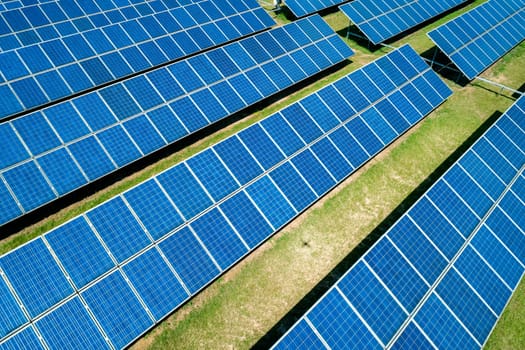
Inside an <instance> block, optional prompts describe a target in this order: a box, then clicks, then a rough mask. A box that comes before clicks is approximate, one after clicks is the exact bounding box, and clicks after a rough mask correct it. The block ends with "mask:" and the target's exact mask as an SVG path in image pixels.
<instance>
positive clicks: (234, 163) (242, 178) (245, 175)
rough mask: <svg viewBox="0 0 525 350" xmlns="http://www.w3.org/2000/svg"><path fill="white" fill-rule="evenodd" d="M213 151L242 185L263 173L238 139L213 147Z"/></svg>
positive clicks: (228, 139) (225, 141)
mask: <svg viewBox="0 0 525 350" xmlns="http://www.w3.org/2000/svg"><path fill="white" fill-rule="evenodd" d="M213 149H214V150H215V152H217V155H218V156H219V157H220V158H221V160H222V161H223V162H224V163H225V164H226V166H227V167H228V169H230V171H231V172H232V173H233V175H234V176H235V177H236V178H237V180H238V181H239V182H240V183H241V185H244V184H246V183H247V182H249V181H250V180H252V179H254V178H255V177H256V176H257V175H259V174H261V173H262V172H263V169H262V168H261V167H260V166H259V165H258V164H257V161H256V160H255V159H254V158H253V157H252V156H251V155H250V153H249V152H248V150H247V149H246V147H244V146H243V145H242V143H241V142H240V141H239V139H238V138H237V137H230V138H227V139H226V140H224V141H222V142H221V143H219V144H217V145H215V146H213Z"/></svg>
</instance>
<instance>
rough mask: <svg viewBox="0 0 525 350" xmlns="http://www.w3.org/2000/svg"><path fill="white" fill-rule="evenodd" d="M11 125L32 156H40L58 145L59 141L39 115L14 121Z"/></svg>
mask: <svg viewBox="0 0 525 350" xmlns="http://www.w3.org/2000/svg"><path fill="white" fill-rule="evenodd" d="M13 125H14V127H15V128H16V130H17V131H18V134H19V135H20V136H21V137H22V140H24V142H25V144H26V145H27V147H28V148H29V151H31V153H32V154H40V153H42V152H45V151H47V150H50V149H51V148H55V147H57V146H59V145H60V141H59V140H58V138H57V136H56V135H55V133H54V132H53V130H52V129H51V127H50V126H49V124H48V123H47V121H46V120H45V119H44V116H43V115H42V114H41V113H38V112H37V113H33V114H30V115H28V116H26V117H25V118H21V119H16V120H14V121H13Z"/></svg>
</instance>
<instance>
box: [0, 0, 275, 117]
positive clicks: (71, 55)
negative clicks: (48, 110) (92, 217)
mask: <svg viewBox="0 0 525 350" xmlns="http://www.w3.org/2000/svg"><path fill="white" fill-rule="evenodd" d="M125 3H127V1H125ZM166 4H171V5H170V6H173V8H170V7H168V6H167V5H166ZM106 7H107V8H106ZM26 12H27V13H26ZM274 24H275V22H274V21H273V19H272V18H271V17H270V16H269V15H268V13H267V12H266V11H264V9H263V8H261V7H260V6H259V4H258V3H257V1H256V0H238V1H233V0H224V1H209V0H203V1H199V2H197V3H191V2H189V3H187V4H184V5H179V4H178V3H177V2H176V1H173V2H172V1H167V2H166V1H148V2H141V3H139V4H136V5H130V6H127V7H121V6H120V4H118V5H117V4H112V2H108V1H95V0H90V1H81V2H76V1H59V2H56V3H55V2H50V3H45V4H37V5H33V6H29V7H24V8H22V9H16V10H11V11H6V12H2V13H0V48H1V49H2V51H3V52H0V120H1V119H4V118H6V117H9V116H11V115H14V114H17V113H21V112H24V111H26V110H28V109H32V108H36V107H39V106H41V105H44V104H46V103H49V102H52V101H56V100H59V99H61V98H65V97H68V96H71V95H73V94H76V93H79V92H82V91H85V90H87V89H90V88H94V87H97V86H100V85H102V84H105V83H109V82H111V81H114V80H116V79H120V78H123V77H126V76H129V75H131V74H135V73H138V72H142V71H145V70H147V69H150V68H152V67H155V66H158V65H161V64H164V63H167V62H170V61H173V60H177V59H180V58H183V57H185V56H188V55H190V54H194V53H197V52H200V51H202V50H205V49H208V48H211V47H214V46H218V45H220V44H224V43H226V42H228V41H231V40H234V39H238V38H240V37H242V36H245V35H248V34H253V33H254V32H257V31H260V30H263V29H266V28H268V27H270V26H272V25H274Z"/></svg>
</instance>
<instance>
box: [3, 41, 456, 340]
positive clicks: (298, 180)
mask: <svg viewBox="0 0 525 350" xmlns="http://www.w3.org/2000/svg"><path fill="white" fill-rule="evenodd" d="M451 93H452V92H451V90H450V89H449V88H448V87H447V86H446V85H445V84H444V83H443V82H442V81H441V80H440V79H439V78H438V77H437V76H436V75H435V73H434V72H433V71H432V70H431V69H430V68H429V67H428V66H427V65H426V64H425V63H424V62H423V61H422V60H421V58H420V57H419V56H417V54H416V53H415V52H414V51H413V49H411V48H410V47H409V46H404V47H401V48H400V49H398V50H396V51H394V52H391V53H389V54H388V55H385V56H384V57H382V58H380V59H378V60H376V61H374V62H372V63H370V64H368V65H366V66H364V67H363V68H361V69H359V70H358V71H355V72H353V73H350V74H349V75H348V76H346V77H343V78H341V79H340V80H338V81H336V82H335V83H333V84H330V85H329V86H327V87H325V88H323V89H321V90H319V91H317V92H315V93H313V94H311V95H309V96H307V97H305V98H303V99H302V100H300V101H298V102H296V103H294V104H292V105H291V106H289V107H287V108H285V109H283V110H282V111H280V112H278V113H276V114H274V115H272V116H270V117H268V118H266V119H264V120H262V121H260V122H258V123H257V124H255V125H253V126H251V127H248V128H247V129H244V130H243V131H241V132H239V133H237V134H236V135H234V136H232V137H230V138H228V139H226V140H224V141H222V142H221V143H219V144H217V145H215V146H213V147H211V148H208V149H206V150H204V151H202V152H201V153H199V154H197V155H195V156H193V157H192V158H190V159H188V160H187V161H185V162H182V163H180V164H178V165H176V166H174V167H172V168H170V169H168V170H166V171H165V172H163V173H161V174H159V175H157V176H155V177H154V178H153V179H150V180H148V181H146V182H144V183H142V184H140V185H138V186H136V187H134V188H133V189H131V190H129V191H127V192H125V193H124V194H122V195H120V196H117V197H115V198H113V199H111V200H110V201H108V202H106V203H103V204H101V205H99V206H98V207H96V208H95V209H93V210H90V211H89V212H88V213H87V214H84V215H82V216H79V217H77V218H75V219H73V220H72V221H70V222H68V223H66V224H64V225H62V226H61V227H59V228H57V229H55V230H53V231H51V232H49V233H47V234H46V235H45V236H44V237H41V238H38V239H36V240H33V241H31V242H30V243H28V244H26V245H24V246H23V247H21V248H18V249H16V250H14V251H13V252H11V253H8V254H6V255H5V256H3V257H0V271H2V272H3V273H2V274H1V275H2V279H1V280H0V282H3V283H4V284H5V285H6V286H7V287H8V288H3V289H2V288H0V292H1V291H4V294H5V295H6V297H5V298H2V300H3V301H4V302H5V303H6V304H4V305H2V304H0V306H1V307H2V308H3V309H0V311H2V310H3V312H4V313H6V312H7V313H8V314H11V313H13V315H14V314H15V313H17V310H18V305H25V308H24V310H25V311H19V312H18V317H16V318H15V317H12V318H11V319H12V320H13V321H12V323H11V324H9V325H6V326H5V327H4V328H3V329H0V330H1V331H2V337H3V338H2V341H6V342H9V343H12V342H24V343H29V342H33V341H35V339H36V337H35V336H34V334H35V332H36V333H39V334H41V335H42V339H43V341H45V342H47V344H48V345H49V344H52V345H51V346H52V347H55V346H59V345H60V343H61V342H69V343H70V344H74V342H77V341H80V339H86V338H87V339H90V340H92V341H99V342H101V343H102V344H103V343H104V340H103V339H104V338H106V339H108V340H107V341H108V343H109V342H110V343H111V344H113V345H114V346H115V347H117V348H121V347H124V346H126V345H127V344H129V343H130V342H131V341H133V340H134V339H136V337H138V336H140V334H142V333H143V332H145V331H146V330H147V329H149V328H150V327H152V326H153V325H154V324H155V323H157V322H159V321H160V320H162V319H163V318H164V317H166V316H167V315H168V314H169V313H171V312H172V311H173V310H174V309H176V308H178V307H179V306H180V305H181V303H183V302H184V301H185V300H187V299H188V298H190V297H191V296H193V295H195V294H196V293H198V292H199V291H200V290H201V289H202V288H204V287H205V286H207V285H208V284H209V283H211V282H212V281H213V280H214V279H215V278H217V277H218V276H219V275H220V274H222V273H224V272H225V271H226V270H228V269H229V268H230V267H231V266H233V265H234V264H235V263H237V262H238V261H239V260H240V259H242V258H243V257H244V256H246V255H247V254H249V253H250V251H252V250H253V249H255V248H256V247H258V246H259V245H260V244H262V242H264V241H265V240H266V239H268V238H269V237H270V236H271V235H273V234H274V233H275V232H276V231H277V230H278V229H280V228H281V227H283V226H284V225H286V224H287V223H288V222H289V221H290V220H292V219H293V218H295V217H296V216H297V215H298V214H299V213H301V212H302V211H304V210H306V209H307V208H308V207H309V206H311V205H312V204H313V203H314V202H315V201H317V200H318V199H319V198H321V197H322V196H323V195H324V194H326V193H327V192H328V191H330V190H331V189H332V188H333V187H334V186H336V185H337V184H338V183H340V182H341V181H343V180H344V179H345V178H347V177H348V176H349V175H350V174H351V173H353V172H354V171H355V170H356V169H357V168H359V167H360V166H361V165H362V164H364V163H365V162H366V161H368V160H369V159H370V158H371V157H373V156H374V155H375V154H377V153H378V152H380V151H381V150H382V149H384V148H385V147H386V146H387V145H389V144H390V143H391V142H393V141H394V140H395V139H397V138H398V137H399V136H401V135H402V134H404V133H405V132H406V131H407V130H408V129H410V128H411V127H412V126H413V125H415V124H416V123H418V122H419V121H420V120H421V119H422V118H424V117H425V116H426V115H427V114H428V113H430V112H431V111H432V110H433V109H434V108H436V107H437V106H439V105H440V104H441V103H442V102H443V101H444V100H445V99H446V98H447V97H448V96H449V95H450V94H451ZM20 266H23V270H20V269H19V267H20ZM59 282H60V283H59ZM48 283H53V284H54V285H55V288H54V289H53V293H52V294H51V293H47V294H42V293H40V291H41V289H42V288H46V285H47V284H48ZM0 287H1V283H0ZM119 295H120V296H119ZM66 300H67V302H66ZM82 305H83V306H89V308H88V309H86V308H82V307H81V308H78V306H82ZM20 310H22V309H20ZM86 310H88V311H86ZM29 319H31V320H32V325H31V326H24V325H25V324H27V322H28V320H29ZM71 319H75V320H78V319H81V320H83V322H84V323H86V327H82V329H80V330H79V329H76V328H75V326H74V325H76V324H78V323H77V322H69V320H71ZM93 320H97V322H94V321H93ZM57 323H59V324H61V325H62V327H60V330H61V335H62V336H63V338H60V337H56V334H54V331H52V330H53V329H56V327H55V328H53V325H55V324H57ZM28 327H29V328H28ZM31 332H32V333H31ZM7 338H9V339H7ZM36 341H37V342H38V340H36Z"/></svg>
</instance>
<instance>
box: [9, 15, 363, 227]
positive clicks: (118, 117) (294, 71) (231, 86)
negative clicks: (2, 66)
mask: <svg viewBox="0 0 525 350" xmlns="http://www.w3.org/2000/svg"><path fill="white" fill-rule="evenodd" d="M351 55H353V51H352V50H351V49H350V48H349V47H348V46H347V45H346V44H345V43H344V41H343V40H342V39H341V38H340V37H339V36H338V35H337V34H336V33H335V32H334V31H333V30H332V29H331V28H330V27H329V26H328V24H326V22H324V21H323V19H322V18H321V17H319V16H318V15H315V16H312V17H309V18H305V19H302V20H300V21H298V22H295V23H290V24H288V25H285V26H283V27H280V28H276V29H273V30H270V31H268V32H265V33H261V34H258V35H256V36H254V37H251V38H247V39H243V40H241V41H239V42H236V43H232V44H229V45H227V46H225V47H224V48H218V49H215V50H213V51H210V52H207V53H203V54H200V55H198V56H194V57H192V58H189V59H187V60H184V61H181V62H178V63H175V64H172V65H169V66H167V67H165V68H160V69H157V70H154V71H152V72H150V73H147V74H145V75H141V76H138V77H135V78H130V79H127V80H125V81H123V82H122V83H117V84H113V85H111V86H109V87H106V88H102V89H99V90H97V91H95V92H92V93H90V94H87V95H84V96H81V97H78V98H74V99H72V100H71V101H67V102H64V103H61V104H58V105H56V106H53V107H50V108H46V109H43V110H42V111H39V112H37V113H33V114H30V115H28V116H25V117H21V118H19V119H16V120H14V121H11V122H7V123H3V124H0V134H2V137H1V138H0V144H1V145H2V148H5V149H6V150H9V151H8V152H5V153H3V154H2V156H0V180H1V181H0V182H2V185H3V187H5V191H3V194H4V195H3V197H5V198H4V203H5V204H4V207H5V210H4V211H3V213H0V225H1V224H4V223H7V222H9V221H11V220H13V219H15V218H17V217H20V216H22V215H23V214H25V213H28V212H31V211H33V210H34V209H36V208H39V207H41V206H43V205H44V204H47V203H50V202H52V201H53V200H55V199H56V198H59V197H62V196H64V195H65V194H67V193H70V192H72V191H74V190H76V189H78V188H80V187H82V186H84V185H86V184H87V183H91V182H93V181H95V180H96V179H99V178H101V177H103V176H105V175H107V174H109V173H111V172H113V171H115V170H117V169H119V168H122V167H123V166H126V165H128V164H130V163H132V162H134V161H136V160H138V159H140V158H142V157H144V156H145V155H147V154H151V153H153V152H155V151H157V150H159V149H161V148H164V147H166V146H167V145H169V144H172V143H174V142H176V141H178V140H181V139H182V138H185V137H187V136H188V135H192V134H195V133H196V132H197V131H199V130H201V129H203V128H205V127H208V126H209V125H212V124H215V123H217V122H218V121H220V120H224V119H225V118H227V117H230V116H231V115H233V114H234V113H237V112H239V111H241V110H244V109H245V108H247V107H248V106H251V105H254V104H255V103H258V102H260V101H262V100H264V99H266V98H268V97H270V96H272V95H274V94H276V93H278V92H280V91H283V90H284V89H286V88H289V87H290V86H292V85H294V84H297V83H298V82H301V81H303V80H305V79H307V78H309V77H311V76H314V75H315V74H317V73H319V72H321V71H323V70H326V69H327V68H329V67H331V66H333V65H336V64H338V63H340V62H342V61H344V60H346V59H347V57H349V56H351ZM64 169H68V172H66V173H65V172H64ZM66 175H67V176H66ZM28 184H31V186H28ZM9 197H11V199H9Z"/></svg>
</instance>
